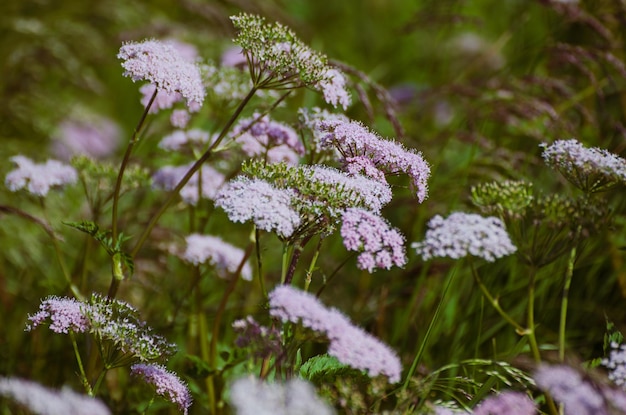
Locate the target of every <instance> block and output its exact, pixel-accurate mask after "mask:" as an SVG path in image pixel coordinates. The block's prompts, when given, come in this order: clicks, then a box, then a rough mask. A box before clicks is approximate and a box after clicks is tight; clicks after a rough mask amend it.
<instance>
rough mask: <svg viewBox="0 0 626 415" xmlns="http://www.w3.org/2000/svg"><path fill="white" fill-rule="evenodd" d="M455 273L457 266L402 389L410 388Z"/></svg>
mask: <svg viewBox="0 0 626 415" xmlns="http://www.w3.org/2000/svg"><path fill="white" fill-rule="evenodd" d="M455 274H456V267H455V268H453V269H452V270H451V271H450V273H449V274H448V280H447V281H446V285H445V287H444V289H443V293H442V294H441V298H440V299H439V303H438V304H437V308H436V309H435V314H434V315H433V318H432V319H431V320H430V323H429V324H428V329H427V330H426V334H425V335H424V339H423V340H422V342H421V343H420V345H419V349H418V350H417V353H416V354H415V358H414V359H413V363H412V364H411V368H410V369H409V372H408V373H407V374H406V378H405V379H404V384H403V385H402V390H406V389H407V388H408V386H409V382H410V380H411V378H412V377H413V375H414V374H415V371H416V370H417V366H418V364H419V362H420V361H421V360H422V355H423V354H424V350H425V349H426V344H427V343H428V339H429V338H430V333H431V332H432V330H433V327H434V326H435V322H436V321H437V319H438V317H439V312H440V311H441V306H442V305H443V302H444V299H445V298H446V293H447V292H448V288H450V284H451V283H452V279H453V278H454V275H455Z"/></svg>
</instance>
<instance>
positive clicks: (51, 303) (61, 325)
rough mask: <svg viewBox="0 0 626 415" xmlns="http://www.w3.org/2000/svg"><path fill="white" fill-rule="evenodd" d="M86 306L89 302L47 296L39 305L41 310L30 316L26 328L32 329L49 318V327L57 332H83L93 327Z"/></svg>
mask: <svg viewBox="0 0 626 415" xmlns="http://www.w3.org/2000/svg"><path fill="white" fill-rule="evenodd" d="M86 307H88V305H87V304H85V303H82V302H79V301H76V300H75V299H73V298H61V297H56V296H50V297H47V298H46V299H44V300H43V301H42V302H41V304H40V305H39V311H38V312H37V313H35V314H33V315H29V316H28V320H29V321H30V323H29V324H28V325H27V326H26V330H27V331H31V330H33V329H34V328H35V327H37V326H40V325H41V324H44V323H45V322H46V321H47V320H48V319H49V320H50V324H49V328H50V330H52V331H53V332H55V333H64V334H67V333H69V331H70V330H72V331H73V332H75V333H83V332H85V331H88V330H89V329H90V328H91V323H90V321H89V318H88V317H87V314H86Z"/></svg>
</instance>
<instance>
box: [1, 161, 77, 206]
mask: <svg viewBox="0 0 626 415" xmlns="http://www.w3.org/2000/svg"><path fill="white" fill-rule="evenodd" d="M11 161H12V162H13V163H15V164H17V169H15V170H12V171H10V172H9V174H7V176H6V178H5V181H4V183H5V184H6V186H7V187H8V188H9V190H10V191H12V192H16V191H18V190H20V189H24V190H26V191H28V192H29V193H32V194H34V195H36V196H42V197H44V196H46V195H47V194H48V192H49V191H50V189H51V188H52V187H55V186H63V185H65V184H74V183H76V181H77V180H78V174H77V173H76V170H75V169H74V168H73V167H72V166H68V165H67V164H63V163H61V162H60V161H58V160H48V161H47V162H45V163H42V164H37V163H33V161H32V160H31V159H29V158H28V157H24V156H13V157H11Z"/></svg>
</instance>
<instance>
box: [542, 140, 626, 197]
mask: <svg viewBox="0 0 626 415" xmlns="http://www.w3.org/2000/svg"><path fill="white" fill-rule="evenodd" d="M543 147H544V150H543V154H542V155H543V158H544V160H545V161H546V163H547V164H548V165H549V166H550V167H552V168H554V169H556V170H558V171H560V172H561V173H562V174H563V176H565V178H567V179H568V180H569V181H570V182H572V183H573V184H574V185H576V186H577V187H578V188H580V189H582V190H583V191H586V192H589V193H592V192H598V191H602V190H605V189H607V188H608V187H611V186H613V185H615V184H617V183H626V160H624V159H623V158H621V157H619V156H617V155H615V154H613V153H610V152H609V151H607V150H604V149H601V148H596V147H591V148H586V147H585V146H583V145H582V144H581V143H580V142H579V141H577V140H574V139H571V140H557V141H555V142H554V143H552V144H550V145H547V144H543Z"/></svg>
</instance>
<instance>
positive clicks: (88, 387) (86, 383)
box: [69, 329, 94, 396]
mask: <svg viewBox="0 0 626 415" xmlns="http://www.w3.org/2000/svg"><path fill="white" fill-rule="evenodd" d="M69 334H70V339H71V341H72V347H73V348H74V355H75V356H76V362H77V363H78V370H79V371H80V377H81V382H82V384H83V386H84V387H85V391H86V392H87V394H88V395H89V396H94V395H93V389H91V385H90V384H89V379H88V378H87V373H85V367H84V366H83V359H81V358H80V353H79V351H78V344H76V336H75V335H74V331H73V330H71V329H70V330H69Z"/></svg>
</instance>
